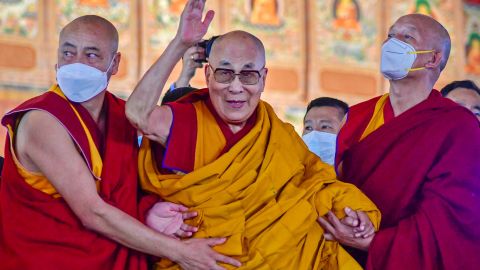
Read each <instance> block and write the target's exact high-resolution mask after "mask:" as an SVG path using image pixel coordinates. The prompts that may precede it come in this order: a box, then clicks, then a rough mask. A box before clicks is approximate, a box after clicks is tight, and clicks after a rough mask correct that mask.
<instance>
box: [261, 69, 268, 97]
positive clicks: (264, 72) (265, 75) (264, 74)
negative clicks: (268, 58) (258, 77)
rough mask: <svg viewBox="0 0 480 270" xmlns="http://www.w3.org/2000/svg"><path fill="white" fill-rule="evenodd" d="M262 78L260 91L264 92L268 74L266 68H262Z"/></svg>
mask: <svg viewBox="0 0 480 270" xmlns="http://www.w3.org/2000/svg"><path fill="white" fill-rule="evenodd" d="M262 72H263V76H262V80H263V89H262V92H263V91H264V90H265V82H266V79H267V74H268V68H263V71H262Z"/></svg>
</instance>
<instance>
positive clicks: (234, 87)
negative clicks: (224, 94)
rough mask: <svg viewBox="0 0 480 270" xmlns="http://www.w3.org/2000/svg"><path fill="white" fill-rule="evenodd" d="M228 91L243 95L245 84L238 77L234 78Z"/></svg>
mask: <svg viewBox="0 0 480 270" xmlns="http://www.w3.org/2000/svg"><path fill="white" fill-rule="evenodd" d="M228 91H229V92H230V93H235V94H237V93H242V92H243V84H242V82H240V79H239V77H238V76H235V78H233V81H232V82H231V83H230V86H229V87H228Z"/></svg>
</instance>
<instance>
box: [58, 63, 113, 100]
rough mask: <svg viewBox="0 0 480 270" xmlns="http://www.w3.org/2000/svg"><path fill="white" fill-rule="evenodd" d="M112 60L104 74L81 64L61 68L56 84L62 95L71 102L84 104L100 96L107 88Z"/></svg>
mask: <svg viewBox="0 0 480 270" xmlns="http://www.w3.org/2000/svg"><path fill="white" fill-rule="evenodd" d="M113 59H115V58H113ZM113 59H112V61H111V62H110V65H109V66H108V68H107V71H105V72H102V71H100V70H98V69H96V68H94V67H91V66H88V65H85V64H82V63H74V64H68V65H63V66H61V67H60V68H59V69H58V70H57V82H58V85H59V86H60V89H61V90H62V92H63V94H65V96H66V97H67V98H68V99H69V100H70V101H73V102H85V101H87V100H90V99H92V98H93V97H95V96H96V95H98V94H100V92H102V91H103V90H105V89H106V88H107V85H108V78H107V72H108V71H109V70H110V67H111V66H112V63H113Z"/></svg>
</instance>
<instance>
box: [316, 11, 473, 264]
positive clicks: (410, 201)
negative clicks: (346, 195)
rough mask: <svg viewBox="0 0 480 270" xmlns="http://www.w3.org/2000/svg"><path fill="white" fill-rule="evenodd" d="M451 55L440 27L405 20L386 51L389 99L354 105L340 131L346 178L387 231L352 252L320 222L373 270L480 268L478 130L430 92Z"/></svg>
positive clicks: (464, 113) (340, 163)
mask: <svg viewBox="0 0 480 270" xmlns="http://www.w3.org/2000/svg"><path fill="white" fill-rule="evenodd" d="M398 41H400V42H398ZM392 42H393V43H392ZM392 44H394V46H392ZM395 44H396V45H395ZM397 45H398V46H397ZM408 48H411V49H410V50H409V49H408ZM449 51H450V38H449V35H448V32H447V31H446V30H445V29H444V28H443V26H441V25H440V24H439V23H438V22H436V21H435V20H433V19H432V18H430V17H427V16H423V15H419V14H413V15H407V16H404V17H401V18H400V19H399V20H398V21H396V22H395V24H394V25H393V26H392V27H391V28H390V30H389V34H388V38H387V40H386V41H385V43H384V45H383V47H382V63H381V69H382V73H383V74H384V75H385V77H387V78H388V79H389V81H390V91H389V93H388V94H385V95H383V96H381V97H377V98H374V99H372V100H369V101H366V102H363V103H360V104H358V105H356V106H353V107H352V108H351V109H350V112H349V115H348V120H347V122H346V124H345V126H344V127H343V128H342V130H341V131H340V134H339V138H338V151H337V158H336V159H337V160H336V165H337V170H338V173H339V175H340V178H341V179H342V180H344V181H347V182H351V183H353V184H355V185H357V186H358V187H359V188H360V189H361V190H362V191H363V192H365V194H366V195H367V196H368V197H369V198H370V199H371V200H372V201H373V202H374V203H375V204H376V205H377V206H378V207H379V209H380V211H381V212H382V221H381V226H380V230H379V231H378V232H377V233H376V234H375V235H374V236H373V237H371V238H367V239H364V241H363V242H361V243H358V241H357V243H356V244H354V245H352V243H354V242H355V241H353V240H352V239H351V237H349V236H348V233H347V234H345V232H346V229H347V228H346V226H344V225H342V224H339V223H338V222H337V221H336V220H334V219H332V220H330V223H328V222H326V221H325V220H320V222H321V223H322V224H324V226H326V227H328V228H329V229H330V234H331V237H332V238H335V239H337V240H339V241H340V242H342V243H344V244H345V245H350V246H355V245H356V247H357V248H359V249H363V250H364V251H368V255H366V258H365V259H366V268H367V269H382V270H383V269H387V270H388V269H432V270H433V269H478V267H479V265H480V256H479V254H480V227H479V225H478V224H480V154H479V153H480V128H479V124H478V121H477V120H476V119H475V117H474V116H473V115H472V114H471V113H470V112H469V111H468V110H467V109H465V108H463V107H461V106H459V105H457V104H454V103H453V102H451V101H450V100H447V99H444V98H442V97H441V95H440V93H439V92H438V91H436V90H432V88H433V86H434V84H435V82H436V81H437V79H438V77H439V76H440V73H441V71H442V70H443V69H444V67H445V65H446V63H447V59H448V55H449ZM390 54H395V56H392V55H390ZM412 54H414V55H416V57H414V58H412V59H413V60H411V63H407V64H405V63H406V62H408V60H406V58H408V57H411V56H408V55H412ZM396 57H399V58H396ZM357 255H358V254H357Z"/></svg>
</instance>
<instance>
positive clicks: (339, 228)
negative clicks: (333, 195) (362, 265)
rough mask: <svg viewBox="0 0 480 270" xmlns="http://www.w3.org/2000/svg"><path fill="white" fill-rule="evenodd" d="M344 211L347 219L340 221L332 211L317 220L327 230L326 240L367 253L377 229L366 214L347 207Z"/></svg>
mask: <svg viewBox="0 0 480 270" xmlns="http://www.w3.org/2000/svg"><path fill="white" fill-rule="evenodd" d="M344 211H345V217H344V218H342V219H338V218H337V217H336V216H335V214H333V212H331V211H328V213H327V214H326V215H325V216H324V217H319V218H318V219H317V221H318V222H319V223H320V225H321V226H322V227H323V229H324V230H325V234H324V237H325V239H326V240H328V241H338V242H339V243H340V244H343V245H346V246H350V247H353V248H357V249H360V250H363V251H367V250H368V248H369V247H370V243H371V242H372V240H373V237H374V236H375V227H374V226H373V224H372V222H371V221H370V219H369V217H368V216H367V214H365V212H363V211H360V210H357V211H355V210H352V209H351V208H349V207H345V209H344Z"/></svg>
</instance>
